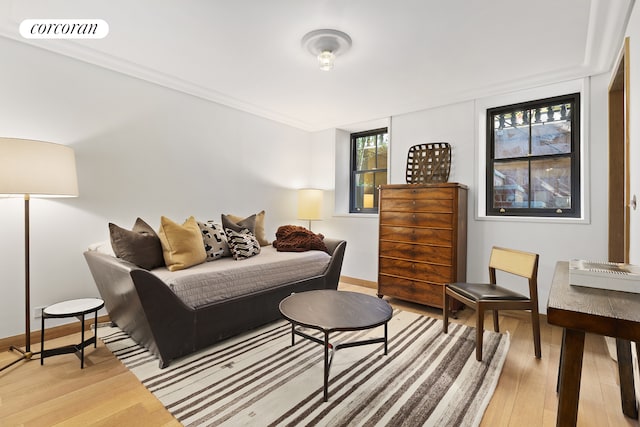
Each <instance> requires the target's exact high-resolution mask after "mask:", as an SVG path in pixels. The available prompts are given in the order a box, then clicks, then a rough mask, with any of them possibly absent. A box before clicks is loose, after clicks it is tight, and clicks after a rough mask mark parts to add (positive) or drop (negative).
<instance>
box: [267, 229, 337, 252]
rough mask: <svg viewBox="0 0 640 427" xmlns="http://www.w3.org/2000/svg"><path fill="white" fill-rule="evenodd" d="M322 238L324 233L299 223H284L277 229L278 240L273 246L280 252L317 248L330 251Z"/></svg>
mask: <svg viewBox="0 0 640 427" xmlns="http://www.w3.org/2000/svg"><path fill="white" fill-rule="evenodd" d="M322 239H324V236H323V235H322V234H315V233H313V232H312V231H310V230H307V229H306V228H304V227H300V226H299V225H282V226H280V227H278V231H276V240H275V241H274V242H273V247H274V248H276V249H277V250H278V251H280V252H304V251H311V250H317V251H325V252H327V253H329V250H328V249H327V246H326V245H325V244H324V242H323V241H322Z"/></svg>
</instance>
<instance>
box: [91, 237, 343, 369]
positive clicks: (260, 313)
mask: <svg viewBox="0 0 640 427" xmlns="http://www.w3.org/2000/svg"><path fill="white" fill-rule="evenodd" d="M324 243H325V244H326V246H327V249H328V250H329V254H330V256H331V258H330V260H329V264H328V266H327V268H326V270H325V271H324V273H322V274H321V275H317V276H314V277H308V278H306V279H303V280H298V281H295V282H292V283H283V284H282V285H279V286H276V287H274V288H270V289H266V290H262V291H257V292H252V293H250V294H247V295H241V296H238V297H234V298H229V299H225V300H221V301H216V302H212V303H209V304H206V305H203V306H200V307H198V308H197V309H194V308H192V307H190V306H188V305H186V304H185V303H183V302H182V300H180V299H179V298H178V297H177V296H176V294H175V293H174V292H173V291H172V290H171V289H170V288H169V286H167V285H166V284H165V283H164V282H163V281H162V280H161V279H159V278H158V277H157V276H156V275H154V274H152V273H151V272H149V271H147V270H144V269H141V268H140V267H138V266H136V265H134V264H131V263H129V262H127V261H124V260H122V259H120V258H116V257H114V256H112V255H109V254H105V253H102V252H99V251H91V250H90V251H86V252H85V253H84V256H85V259H86V261H87V264H88V265H89V269H90V271H91V274H92V276H93V279H94V280H95V283H96V285H97V287H98V291H99V292H100V295H101V297H102V299H103V300H104V301H105V307H106V309H107V311H108V313H109V317H110V318H111V321H112V322H113V323H115V324H116V325H117V326H118V327H119V328H121V329H122V330H124V331H125V332H127V333H128V334H129V335H130V336H131V337H132V338H133V339H134V340H135V341H136V342H138V343H139V344H141V345H143V346H144V347H146V348H147V349H149V351H151V352H152V353H153V354H154V355H156V356H157V357H158V359H159V361H160V367H161V368H164V367H166V366H168V365H169V363H170V362H171V361H172V360H174V359H177V358H179V357H181V356H185V355H188V354H190V353H193V352H194V351H196V350H199V349H202V348H204V347H207V346H209V345H211V344H213V343H215V342H218V341H221V340H224V339H225V338H229V337H231V336H234V335H237V334H239V333H242V332H245V331H248V330H251V329H254V328H256V327H257V326H260V325H263V324H265V323H269V322H271V321H274V320H277V319H279V318H281V314H280V311H279V309H278V305H279V303H280V301H281V300H282V299H284V298H285V297H286V296H288V295H290V294H291V293H292V292H303V291H308V290H314V289H337V287H338V281H339V279H340V271H341V269H342V261H343V258H344V251H345V248H346V244H347V242H346V241H344V240H336V239H324ZM214 262H215V261H214ZM240 262H242V261H240Z"/></svg>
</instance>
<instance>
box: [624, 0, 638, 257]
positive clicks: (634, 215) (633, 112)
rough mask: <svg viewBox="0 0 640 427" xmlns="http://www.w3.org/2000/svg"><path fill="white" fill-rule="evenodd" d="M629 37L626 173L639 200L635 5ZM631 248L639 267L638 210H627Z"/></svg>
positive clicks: (630, 21) (636, 7)
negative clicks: (628, 159)
mask: <svg viewBox="0 0 640 427" xmlns="http://www.w3.org/2000/svg"><path fill="white" fill-rule="evenodd" d="M626 35H627V37H629V51H630V52H629V58H625V60H628V61H629V70H630V76H629V88H630V90H631V96H630V97H629V104H630V106H629V110H630V114H629V137H630V139H631V146H630V164H631V168H630V174H631V176H630V177H631V179H630V182H631V195H634V194H635V196H636V198H640V167H639V166H638V165H640V6H639V5H638V3H637V2H636V3H635V4H634V6H633V11H632V13H631V17H630V19H629V24H628V25H627V32H626ZM630 220H631V230H630V231H631V233H630V234H631V242H630V243H631V245H630V253H629V257H630V262H631V263H632V264H640V208H638V209H636V210H631V215H630Z"/></svg>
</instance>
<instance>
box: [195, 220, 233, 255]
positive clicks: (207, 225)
mask: <svg viewBox="0 0 640 427" xmlns="http://www.w3.org/2000/svg"><path fill="white" fill-rule="evenodd" d="M198 227H200V232H201V233H202V241H203V243H204V250H205V252H206V253H207V261H213V260H216V259H219V258H222V257H223V256H231V252H230V251H229V244H228V243H227V235H226V234H225V232H224V229H223V228H222V225H220V224H216V223H214V222H213V221H207V222H200V221H198Z"/></svg>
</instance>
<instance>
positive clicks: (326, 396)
mask: <svg viewBox="0 0 640 427" xmlns="http://www.w3.org/2000/svg"><path fill="white" fill-rule="evenodd" d="M327 400H329V332H327V331H325V332H324V401H325V402H326V401H327Z"/></svg>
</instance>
